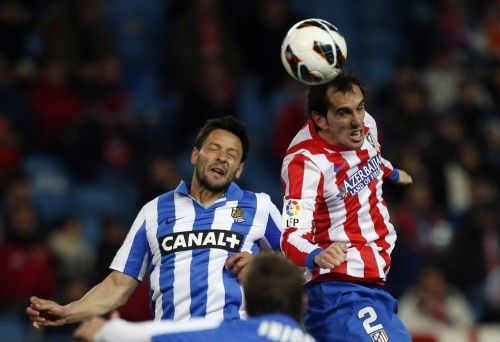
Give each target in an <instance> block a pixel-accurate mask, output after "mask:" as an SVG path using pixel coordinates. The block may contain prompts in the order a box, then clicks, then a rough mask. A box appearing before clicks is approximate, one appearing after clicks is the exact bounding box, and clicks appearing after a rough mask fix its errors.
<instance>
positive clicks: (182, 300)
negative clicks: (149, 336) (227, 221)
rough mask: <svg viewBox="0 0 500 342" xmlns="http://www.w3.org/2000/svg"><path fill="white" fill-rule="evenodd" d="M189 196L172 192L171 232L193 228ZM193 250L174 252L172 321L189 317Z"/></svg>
mask: <svg viewBox="0 0 500 342" xmlns="http://www.w3.org/2000/svg"><path fill="white" fill-rule="evenodd" d="M193 203H194V202H193V201H192V200H191V198H189V197H186V196H181V195H179V194H177V193H176V194H174V204H175V217H176V218H178V219H177V221H175V224H174V226H173V233H177V232H185V231H190V230H193V223H194V221H193V220H192V218H193V217H195V210H194V206H193ZM192 259H193V251H192V250H189V251H181V252H176V253H175V259H174V260H175V262H174V279H175V281H174V291H173V295H174V308H175V312H174V321H181V320H187V319H189V318H190V317H191V315H190V305H191V271H190V269H191V260H192Z"/></svg>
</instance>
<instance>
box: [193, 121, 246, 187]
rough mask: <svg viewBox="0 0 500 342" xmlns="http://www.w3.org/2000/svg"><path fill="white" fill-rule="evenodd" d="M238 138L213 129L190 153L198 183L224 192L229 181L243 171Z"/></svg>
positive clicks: (241, 152)
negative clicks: (199, 145) (199, 146)
mask: <svg viewBox="0 0 500 342" xmlns="http://www.w3.org/2000/svg"><path fill="white" fill-rule="evenodd" d="M242 155H243V147H242V145H241V141H240V139H239V138H238V137H237V136H236V135H234V134H233V133H231V132H228V131H225V130H223V129H215V130H213V131H212V132H210V134H209V135H208V137H207V138H206V140H205V141H204V143H203V145H202V146H201V149H200V150H198V149H197V148H196V147H195V148H194V149H193V152H192V154H191V163H192V164H193V165H194V166H195V177H196V180H197V181H198V183H199V184H200V185H201V186H202V187H203V188H205V189H207V190H210V191H212V192H216V193H218V192H224V191H225V190H226V189H227V187H228V186H229V183H231V181H232V180H234V179H235V178H239V177H240V175H241V173H242V172H243V163H242V162H241V158H242Z"/></svg>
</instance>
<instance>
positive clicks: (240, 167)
mask: <svg viewBox="0 0 500 342" xmlns="http://www.w3.org/2000/svg"><path fill="white" fill-rule="evenodd" d="M244 167H245V163H241V164H240V166H239V167H238V171H236V175H235V176H234V178H236V179H240V176H241V174H242V173H243V168H244Z"/></svg>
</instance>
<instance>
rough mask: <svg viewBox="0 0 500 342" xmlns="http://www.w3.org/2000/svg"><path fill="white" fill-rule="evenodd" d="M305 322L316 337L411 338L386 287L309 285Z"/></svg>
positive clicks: (373, 341)
mask: <svg viewBox="0 0 500 342" xmlns="http://www.w3.org/2000/svg"><path fill="white" fill-rule="evenodd" d="M306 291H307V297H308V300H309V309H308V311H307V313H306V316H305V319H304V323H305V327H306V330H307V332H309V334H311V335H312V336H314V338H316V340H317V341H335V342H336V341H369V342H386V341H391V342H396V341H397V342H399V341H405V342H406V341H409V342H411V338H410V334H409V333H408V330H407V329H406V327H405V326H404V325H403V323H402V322H401V320H400V319H399V317H398V316H397V311H398V309H397V301H396V300H395V299H394V298H393V297H392V296H391V295H390V294H389V293H388V292H386V291H385V290H383V289H381V288H378V287H370V286H364V285H359V284H356V283H349V282H340V281H328V282H319V283H310V284H308V285H307V286H306Z"/></svg>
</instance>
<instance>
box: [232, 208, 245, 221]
mask: <svg viewBox="0 0 500 342" xmlns="http://www.w3.org/2000/svg"><path fill="white" fill-rule="evenodd" d="M231 217H232V218H233V219H234V222H238V223H243V222H245V213H244V212H243V209H241V208H240V207H235V208H232V209H231Z"/></svg>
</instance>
